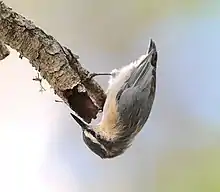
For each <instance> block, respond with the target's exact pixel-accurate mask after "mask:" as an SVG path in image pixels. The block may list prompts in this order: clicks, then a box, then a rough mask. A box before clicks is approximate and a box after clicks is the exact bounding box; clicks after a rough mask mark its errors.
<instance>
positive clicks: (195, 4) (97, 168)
mask: <svg viewBox="0 0 220 192" xmlns="http://www.w3.org/2000/svg"><path fill="white" fill-rule="evenodd" d="M4 2H5V3H6V5H8V6H10V7H12V8H13V10H14V11H16V12H18V13H20V14H22V15H23V16H25V17H26V18H28V19H30V20H32V21H34V23H35V24H36V25H37V26H39V27H41V28H42V29H44V30H45V32H46V33H48V34H50V35H52V36H54V37H55V38H56V39H57V40H58V41H59V42H60V43H61V44H62V45H65V46H67V47H69V48H70V49H71V50H72V51H73V52H74V53H76V54H78V55H79V56H80V62H81V63H82V65H83V66H84V67H85V68H87V69H88V70H89V71H91V72H108V71H110V70H112V69H113V68H115V67H121V66H123V65H126V64H128V63H129V62H131V61H133V60H135V59H137V58H138V57H139V56H140V55H141V54H143V53H144V52H145V51H146V49H147V46H148V42H149V38H153V40H155V42H156V45H157V49H158V52H159V60H158V71H157V95H156V99H155V102H154V105H153V109H152V113H151V115H150V118H149V120H148V122H147V123H146V125H145V128H144V129H143V131H142V132H141V134H139V135H138V136H137V138H136V139H135V141H134V143H133V145H132V147H131V148H129V149H128V150H127V151H126V153H125V154H123V155H121V156H119V157H117V158H114V159H111V160H102V159H100V158H99V157H98V156H96V155H94V154H93V153H92V152H91V151H90V150H89V149H87V147H86V146H85V144H84V143H83V141H82V137H81V136H82V135H81V130H80V128H79V126H78V125H77V124H76V123H75V122H74V120H73V119H72V118H71V117H70V115H69V112H70V110H69V109H68V108H67V107H66V106H65V105H64V104H62V103H55V102H54V100H55V99H58V98H57V97H56V96H55V95H54V94H53V90H51V89H50V87H49V86H48V85H47V84H46V83H44V86H45V88H46V89H47V91H46V92H43V93H41V92H39V89H40V85H39V84H38V82H35V81H32V78H33V77H34V76H36V75H37V73H36V71H34V69H33V68H32V67H31V65H30V64H29V63H28V61H27V60H26V59H22V60H20V59H19V58H18V53H17V52H15V51H12V52H11V55H10V56H9V57H8V58H7V59H5V60H3V61H1V62H0V64H1V65H0V90H1V96H0V106H1V111H0V113H1V114H0V191H2V192H30V191H31V192H102V191H105V192H112V191H120V192H135V191H139V192H145V191H147V192H209V191H211V192H219V191H220V164H219V162H220V118H219V116H220V89H219V88H218V84H219V82H220V75H219V71H220V62H219V61H220V59H219V45H220V38H219V34H220V25H219V23H220V1H218V0H209V1H208V0H203V1H201V0H200V1H199V0H167V1H164V0H154V1H148V0H136V1H131V0H117V1H116V0H111V1H103V0H44V1H39V0H38V1H37V0H20V1H15V0H5V1H4ZM97 81H99V82H100V84H101V85H102V86H103V87H104V88H106V86H107V81H108V79H107V77H98V78H97Z"/></svg>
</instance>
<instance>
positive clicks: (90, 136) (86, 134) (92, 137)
mask: <svg viewBox="0 0 220 192" xmlns="http://www.w3.org/2000/svg"><path fill="white" fill-rule="evenodd" d="M84 134H85V136H86V137H88V138H90V139H91V141H92V142H93V143H97V144H99V142H98V140H97V139H96V138H95V137H94V136H93V135H92V134H91V133H89V132H87V131H84Z"/></svg>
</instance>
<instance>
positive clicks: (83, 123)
mask: <svg viewBox="0 0 220 192" xmlns="http://www.w3.org/2000/svg"><path fill="white" fill-rule="evenodd" d="M70 114H71V116H72V117H73V118H74V119H75V121H76V122H77V123H78V124H79V125H80V126H81V128H82V129H83V130H84V129H88V128H89V125H88V124H87V123H85V122H84V121H82V120H81V119H80V118H79V117H77V116H76V115H74V114H72V113H70Z"/></svg>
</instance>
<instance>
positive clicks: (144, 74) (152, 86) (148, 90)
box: [116, 40, 157, 133]
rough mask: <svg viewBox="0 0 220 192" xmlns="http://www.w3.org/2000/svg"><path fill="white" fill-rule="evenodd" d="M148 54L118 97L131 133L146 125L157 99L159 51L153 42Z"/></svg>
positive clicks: (122, 115)
mask: <svg viewBox="0 0 220 192" xmlns="http://www.w3.org/2000/svg"><path fill="white" fill-rule="evenodd" d="M148 53H149V54H148V55H147V56H146V58H145V59H144V60H143V61H142V62H141V63H140V65H139V66H138V67H137V68H135V69H134V70H133V72H132V74H131V76H130V77H129V78H128V80H127V81H126V82H125V83H124V85H123V86H122V87H121V89H120V91H119V92H118V94H117V96H116V100H117V102H118V111H119V114H120V118H121V120H122V121H123V122H124V124H128V126H129V128H130V129H129V132H131V133H132V132H133V131H134V130H132V129H136V127H137V126H139V127H140V128H142V127H143V125H144V124H145V123H146V121H147V119H148V117H149V115H150V112H151V108H152V105H153V102H154V98H155V92H156V63H157V51H156V46H155V43H154V42H153V41H152V40H151V41H150V46H149V50H148ZM126 129H127V128H126ZM126 131H127V132H128V129H127V130H126Z"/></svg>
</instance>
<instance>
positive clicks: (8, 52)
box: [0, 41, 10, 60]
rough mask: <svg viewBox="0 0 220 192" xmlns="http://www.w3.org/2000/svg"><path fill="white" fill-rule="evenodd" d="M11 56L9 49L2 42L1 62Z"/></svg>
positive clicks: (0, 50) (0, 44)
mask: <svg viewBox="0 0 220 192" xmlns="http://www.w3.org/2000/svg"><path fill="white" fill-rule="evenodd" d="M9 54H10V51H9V50H8V48H7V47H6V46H5V45H4V43H2V42H1V41H0V60H3V59H5V58H6V57H7V56H8V55H9Z"/></svg>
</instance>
